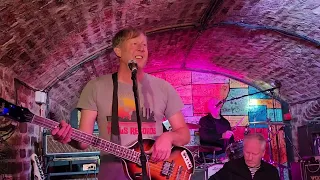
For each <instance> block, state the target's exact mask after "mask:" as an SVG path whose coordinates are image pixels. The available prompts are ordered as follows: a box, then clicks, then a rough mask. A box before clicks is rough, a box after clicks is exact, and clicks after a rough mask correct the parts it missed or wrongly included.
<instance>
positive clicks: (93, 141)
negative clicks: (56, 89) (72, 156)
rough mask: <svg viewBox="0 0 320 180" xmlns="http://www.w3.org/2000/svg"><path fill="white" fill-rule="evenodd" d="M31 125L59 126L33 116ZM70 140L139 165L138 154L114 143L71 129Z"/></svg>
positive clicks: (51, 128)
mask: <svg viewBox="0 0 320 180" xmlns="http://www.w3.org/2000/svg"><path fill="white" fill-rule="evenodd" d="M31 123H33V124H36V125H39V126H41V127H44V128H47V129H50V130H53V129H55V128H56V127H58V126H59V123H58V122H56V121H53V120H51V119H47V118H44V117H41V116H37V115H34V117H33V119H32V121H31ZM71 139H73V140H76V141H79V142H82V143H85V144H88V145H91V146H94V147H96V148H98V149H100V150H101V151H105V152H107V153H110V154H113V155H115V156H117V157H120V158H123V159H126V160H128V161H131V162H134V163H136V164H140V153H139V152H137V151H134V150H131V149H128V148H126V147H123V146H120V145H118V144H116V143H112V142H110V141H107V140H104V139H101V138H99V137H97V136H94V135H90V134H87V133H84V132H82V131H80V130H78V129H74V128H72V133H71Z"/></svg>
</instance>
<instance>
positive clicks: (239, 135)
mask: <svg viewBox="0 0 320 180" xmlns="http://www.w3.org/2000/svg"><path fill="white" fill-rule="evenodd" d="M153 75H155V76H157V77H159V78H162V79H165V80H167V81H168V82H169V83H171V84H172V85H173V86H174V87H175V89H176V90H177V91H178V93H179V95H180V96H181V98H182V100H183V102H184V104H185V107H184V110H183V114H184V115H185V118H186V121H187V122H188V123H192V124H198V122H199V119H200V118H201V117H202V116H204V115H206V114H207V113H208V110H207V107H206V103H207V102H208V100H209V99H210V98H212V97H217V98H220V99H223V98H226V99H227V102H225V104H224V106H223V107H222V110H221V111H222V115H223V116H224V117H225V118H226V119H228V120H229V122H230V124H231V126H232V127H234V126H235V125H236V123H237V122H239V121H240V120H241V119H243V118H244V119H243V121H241V123H240V124H239V126H238V127H237V128H236V129H235V131H234V134H235V139H236V140H241V139H243V137H244V133H245V130H249V131H250V132H260V133H262V134H263V135H264V136H265V138H268V131H270V133H269V136H270V137H269V139H270V140H271V143H270V144H271V148H269V145H267V151H266V155H265V157H264V159H265V160H267V161H269V160H270V154H271V156H272V160H273V162H279V163H280V164H282V165H287V155H286V144H285V139H284V134H283V131H281V130H279V129H280V128H281V127H282V125H281V124H280V123H279V124H277V123H275V122H282V120H283V118H282V109H281V104H280V103H279V102H278V101H277V100H273V99H272V98H271V97H269V96H268V95H267V94H264V93H257V92H258V90H257V89H256V88H254V87H252V86H249V85H247V84H244V83H242V82H239V81H236V80H234V79H231V78H228V77H224V76H221V75H216V74H211V73H201V72H191V71H165V72H158V73H153ZM254 93H257V94H254ZM249 94H254V95H249ZM245 95H249V96H245ZM242 96H245V97H242ZM237 97H242V98H239V99H236V100H232V101H228V100H230V99H232V98H237ZM267 120H268V121H271V122H273V125H272V126H271V127H270V128H268V125H267V124H266V122H267ZM190 131H191V134H192V140H191V141H190V143H189V144H188V145H199V137H198V136H197V133H196V132H197V130H190ZM277 140H278V142H279V143H278V146H277ZM270 150H271V153H270ZM279 156H280V160H279ZM281 173H283V175H284V177H285V178H284V179H289V178H288V171H287V170H286V169H285V170H284V171H281Z"/></svg>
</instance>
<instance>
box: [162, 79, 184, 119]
mask: <svg viewBox="0 0 320 180" xmlns="http://www.w3.org/2000/svg"><path fill="white" fill-rule="evenodd" d="M165 85H166V89H167V105H166V109H165V116H166V118H170V117H171V116H173V115H174V114H176V113H177V112H180V111H181V110H182V108H183V106H184V104H183V102H182V99H181V97H180V96H179V94H178V92H177V91H176V90H175V89H174V88H173V86H172V85H171V84H170V83H168V82H165Z"/></svg>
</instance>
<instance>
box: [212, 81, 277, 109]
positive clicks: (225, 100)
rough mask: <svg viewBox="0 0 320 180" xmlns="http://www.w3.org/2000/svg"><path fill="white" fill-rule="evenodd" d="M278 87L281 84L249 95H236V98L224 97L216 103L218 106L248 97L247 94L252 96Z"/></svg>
mask: <svg viewBox="0 0 320 180" xmlns="http://www.w3.org/2000/svg"><path fill="white" fill-rule="evenodd" d="M278 88H280V86H277V87H273V88H270V89H266V90H263V91H258V92H255V93H252V94H247V95H243V96H239V97H234V98H230V99H222V100H221V101H219V102H218V103H217V104H216V106H219V105H220V104H222V103H225V102H227V101H233V100H236V99H241V98H243V97H246V96H252V95H255V94H259V93H263V92H267V91H270V92H272V91H273V90H275V89H278ZM272 95H273V94H272Z"/></svg>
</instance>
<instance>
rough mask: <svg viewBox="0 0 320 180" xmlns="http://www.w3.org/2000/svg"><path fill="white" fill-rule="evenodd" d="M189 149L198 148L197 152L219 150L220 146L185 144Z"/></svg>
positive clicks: (194, 149)
mask: <svg viewBox="0 0 320 180" xmlns="http://www.w3.org/2000/svg"><path fill="white" fill-rule="evenodd" d="M185 147H186V148H187V149H189V150H190V151H196V150H199V152H213V151H221V150H222V148H220V147H216V146H185Z"/></svg>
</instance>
